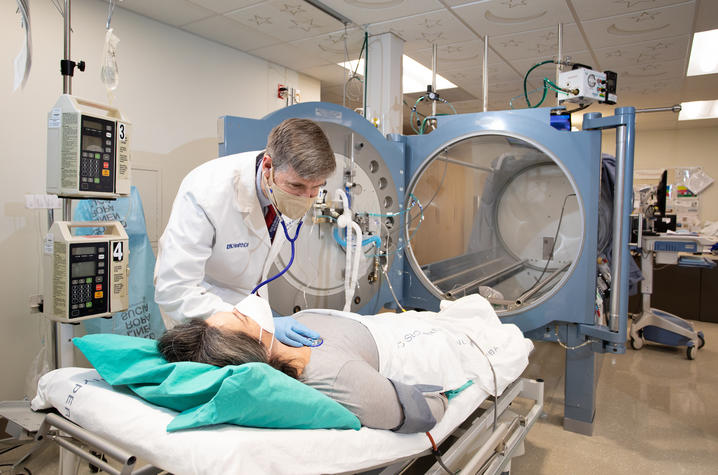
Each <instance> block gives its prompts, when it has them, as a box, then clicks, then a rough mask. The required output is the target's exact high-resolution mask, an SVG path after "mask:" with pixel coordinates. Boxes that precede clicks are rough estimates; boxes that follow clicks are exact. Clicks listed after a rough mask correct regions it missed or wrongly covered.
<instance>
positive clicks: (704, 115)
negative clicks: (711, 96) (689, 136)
mask: <svg viewBox="0 0 718 475" xmlns="http://www.w3.org/2000/svg"><path fill="white" fill-rule="evenodd" d="M716 118H718V101H693V102H683V103H681V111H680V112H679V113H678V120H697V119H716Z"/></svg>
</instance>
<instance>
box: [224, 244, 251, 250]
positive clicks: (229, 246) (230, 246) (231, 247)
mask: <svg viewBox="0 0 718 475" xmlns="http://www.w3.org/2000/svg"><path fill="white" fill-rule="evenodd" d="M238 247H249V243H248V242H230V243H229V244H227V249H235V248H238Z"/></svg>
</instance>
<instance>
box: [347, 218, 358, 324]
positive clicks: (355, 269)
mask: <svg viewBox="0 0 718 475" xmlns="http://www.w3.org/2000/svg"><path fill="white" fill-rule="evenodd" d="M350 223H351V228H352V229H353V230H354V234H355V238H354V241H353V242H352V247H353V248H354V249H353V251H352V252H353V253H354V254H353V257H354V263H353V265H352V280H351V285H350V287H349V291H350V294H347V296H346V300H347V301H348V302H349V306H347V304H346V302H345V303H344V311H345V312H347V311H349V310H351V300H352V299H353V298H354V291H355V290H356V288H357V283H358V282H359V262H360V260H361V251H362V247H361V240H362V232H361V228H360V227H359V225H358V224H357V223H356V222H355V221H353V220H352V221H350ZM347 247H349V241H347Z"/></svg>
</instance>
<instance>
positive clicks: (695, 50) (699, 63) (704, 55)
mask: <svg viewBox="0 0 718 475" xmlns="http://www.w3.org/2000/svg"><path fill="white" fill-rule="evenodd" d="M716 44H718V30H709V31H700V32H698V33H694V34H693V45H692V46H691V59H690V60H689V61H688V73H687V76H699V75H701V74H716V73H718V55H716V52H715V50H716Z"/></svg>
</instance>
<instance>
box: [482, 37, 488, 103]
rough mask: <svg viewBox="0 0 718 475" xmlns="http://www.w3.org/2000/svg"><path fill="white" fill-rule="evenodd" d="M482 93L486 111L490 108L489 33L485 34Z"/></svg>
mask: <svg viewBox="0 0 718 475" xmlns="http://www.w3.org/2000/svg"><path fill="white" fill-rule="evenodd" d="M481 94H482V96H483V97H482V99H483V103H484V112H486V111H488V110H489V35H486V36H484V69H483V71H482V73H481Z"/></svg>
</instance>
